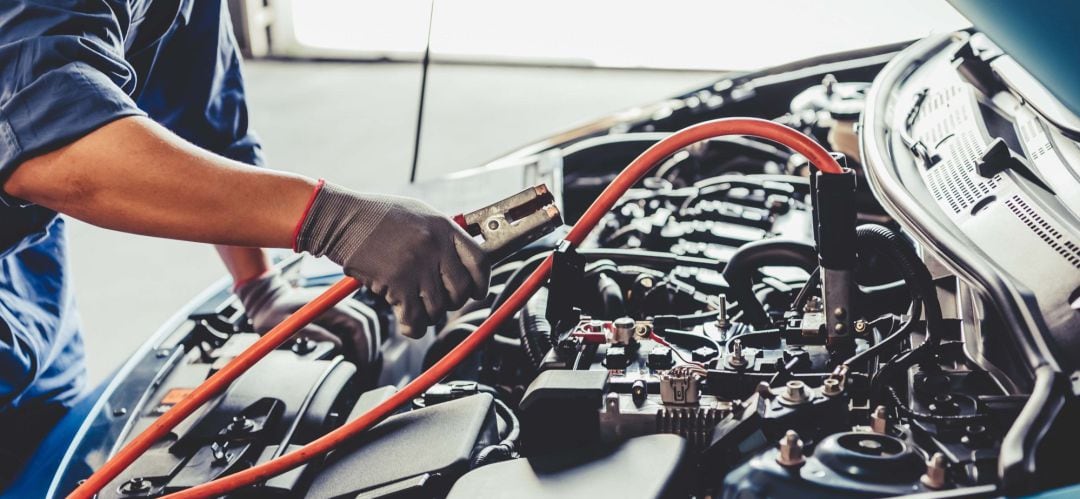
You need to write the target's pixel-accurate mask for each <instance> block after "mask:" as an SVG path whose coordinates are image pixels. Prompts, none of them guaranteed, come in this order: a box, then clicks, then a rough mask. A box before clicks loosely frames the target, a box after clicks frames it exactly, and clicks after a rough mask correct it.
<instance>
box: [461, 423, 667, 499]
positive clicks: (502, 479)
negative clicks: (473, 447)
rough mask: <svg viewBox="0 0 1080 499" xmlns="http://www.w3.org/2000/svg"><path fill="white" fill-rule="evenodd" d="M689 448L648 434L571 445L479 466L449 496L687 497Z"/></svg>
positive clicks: (467, 498)
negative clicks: (609, 442) (611, 442)
mask: <svg viewBox="0 0 1080 499" xmlns="http://www.w3.org/2000/svg"><path fill="white" fill-rule="evenodd" d="M686 449H687V445H686V440H684V439H683V438H682V437H679V436H677V435H647V436H643V437H637V438H632V439H629V440H627V441H626V442H623V443H622V444H620V445H619V446H617V447H602V446H591V447H585V448H580V447H579V448H573V447H572V448H569V449H565V450H563V451H560V452H554V453H548V454H543V455H539V456H531V457H529V458H527V459H515V460H513V461H505V462H502V463H495V464H491V465H488V466H484V467H481V468H478V469H475V470H473V471H471V472H469V473H468V474H466V475H465V476H463V477H461V479H460V480H458V482H457V484H455V485H454V488H453V489H451V490H450V495H449V496H447V498H448V499H489V498H490V499H497V498H504V497H514V498H517V499H563V498H567V497H618V498H620V499H656V498H665V497H679V496H681V497H685V494H686V493H687V492H688V490H687V489H688V487H687V483H686V482H687V480H684V479H682V478H681V476H682V468H683V464H684V456H685V455H686Z"/></svg>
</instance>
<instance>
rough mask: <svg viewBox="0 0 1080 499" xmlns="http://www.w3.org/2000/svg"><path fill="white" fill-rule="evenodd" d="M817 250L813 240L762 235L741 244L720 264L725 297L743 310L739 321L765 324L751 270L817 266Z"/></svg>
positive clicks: (767, 319) (765, 317) (761, 325)
mask: <svg viewBox="0 0 1080 499" xmlns="http://www.w3.org/2000/svg"><path fill="white" fill-rule="evenodd" d="M817 264H818V261H817V250H816V249H815V248H814V245H813V244H810V243H808V242H805V241H796V240H791V239H764V240H761V241H754V242H752V243H748V244H744V245H743V246H742V247H741V248H739V249H738V250H737V251H735V253H734V254H732V255H731V259H730V260H728V263H727V265H726V266H725V267H724V272H723V274H724V279H725V280H726V281H727V283H728V288H729V289H728V298H733V299H734V300H735V302H737V303H738V304H739V307H740V308H741V309H742V311H743V319H742V320H743V322H746V323H749V324H751V325H753V326H754V327H756V328H759V329H760V328H767V327H769V326H770V325H771V324H770V323H769V316H768V314H766V313H765V307H764V306H762V305H761V302H759V301H758V299H757V297H756V296H754V279H753V278H754V272H755V271H757V270H758V269H760V268H761V267H766V266H770V265H774V266H780V265H783V266H795V267H800V268H802V269H803V270H805V271H807V272H812V271H813V270H814V268H816V267H817Z"/></svg>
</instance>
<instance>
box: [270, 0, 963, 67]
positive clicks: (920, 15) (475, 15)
mask: <svg viewBox="0 0 1080 499" xmlns="http://www.w3.org/2000/svg"><path fill="white" fill-rule="evenodd" d="M275 3H276V4H277V6H276V7H275V10H276V11H277V12H275V15H276V16H278V17H277V18H278V19H279V20H280V19H286V18H287V19H289V23H288V24H290V25H291V29H290V30H284V31H281V32H278V33H275V34H276V35H277V36H276V38H275V40H274V44H275V47H274V49H275V51H276V52H277V54H276V55H286V56H288V55H293V56H304V57H334V58H346V59H368V60H371V59H386V60H401V61H408V60H417V59H418V58H419V57H422V55H423V50H424V47H425V45H426V41H427V36H428V32H427V27H428V20H429V18H430V19H431V32H430V40H431V54H430V55H431V57H432V60H433V61H436V62H439V61H443V62H451V61H452V62H473V63H475V62H481V63H483V62H488V63H516V64H537V65H559V66H584V67H609V68H670V69H705V70H749V69H758V68H763V67H768V66H773V65H777V64H782V63H785V62H791V61H794V60H799V59H805V58H808V57H813V56H817V55H822V54H828V53H833V52H840V51H845V50H852V49H857V48H862V47H870V46H876V45H884V44H888V43H892V42H898V41H904V40H912V39H916V38H921V37H924V36H926V35H929V34H931V33H939V32H948V31H953V30H956V29H961V28H964V27H967V26H969V24H970V23H969V22H968V21H967V20H965V19H964V18H963V17H962V16H961V15H959V14H958V13H957V12H956V11H955V10H954V9H953V8H952V7H951V6H950V5H949V4H948V3H947V2H946V1H945V0H913V1H905V2H895V1H867V0H829V1H825V0H798V1H781V0H772V1H753V2H738V3H733V2H721V1H715V0H674V1H665V2H658V1H640V0H592V1H581V0H546V1H543V2H537V1H534V2H505V1H500V0H457V1H436V2H434V6H432V2H431V1H430V0H402V1H396V2H384V1H376V0H304V1H295V0H294V1H291V2H275Z"/></svg>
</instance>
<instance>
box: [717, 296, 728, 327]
mask: <svg viewBox="0 0 1080 499" xmlns="http://www.w3.org/2000/svg"><path fill="white" fill-rule="evenodd" d="M730 325H731V324H730V323H729V322H728V313H727V296H726V295H720V310H719V312H718V313H717V314H716V327H718V328H720V329H727V328H728V326H730Z"/></svg>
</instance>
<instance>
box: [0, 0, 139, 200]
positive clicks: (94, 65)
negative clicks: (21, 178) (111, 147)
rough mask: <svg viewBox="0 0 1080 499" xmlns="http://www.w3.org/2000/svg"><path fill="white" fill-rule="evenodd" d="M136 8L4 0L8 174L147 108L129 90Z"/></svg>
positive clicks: (2, 70) (1, 87) (87, 0)
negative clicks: (130, 28) (130, 25)
mask: <svg viewBox="0 0 1080 499" xmlns="http://www.w3.org/2000/svg"><path fill="white" fill-rule="evenodd" d="M45 4H47V5H45ZM128 12H129V10H128V8H127V4H126V2H113V1H111V0H68V1H54V2H34V1H24V0H4V1H2V2H0V181H2V180H3V179H5V178H7V176H8V175H10V174H11V171H12V170H13V169H14V168H15V167H17V166H18V165H19V164H21V163H22V162H23V161H25V160H27V159H30V158H33V157H34V156H37V155H40V154H42V153H45V152H48V151H51V150H54V149H57V148H59V147H62V146H64V145H66V144H68V143H70V142H73V141H75V140H77V139H79V138H81V137H83V136H84V135H87V134H88V133H90V132H92V131H94V130H95V129H97V128H98V127H100V126H102V125H104V124H106V123H109V122H110V121H113V120H116V119H118V118H122V117H125V116H135V115H143V114H145V113H143V112H142V111H140V110H139V108H138V107H137V106H136V105H135V102H134V101H133V100H132V99H131V97H130V96H129V95H128V94H129V92H131V91H132V90H133V89H134V87H135V84H136V78H135V72H134V70H133V69H132V68H131V66H130V65H129V64H128V63H127V62H126V61H125V60H124V57H123V53H124V40H123V33H124V32H126V29H127V28H126V26H127V21H128V19H127V17H126V16H127V15H128ZM0 201H2V202H4V203H5V204H9V205H10V204H13V203H15V202H17V200H13V199H11V198H8V197H7V196H5V195H3V194H2V193H0Z"/></svg>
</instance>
